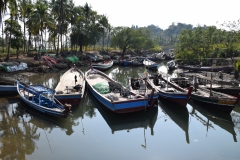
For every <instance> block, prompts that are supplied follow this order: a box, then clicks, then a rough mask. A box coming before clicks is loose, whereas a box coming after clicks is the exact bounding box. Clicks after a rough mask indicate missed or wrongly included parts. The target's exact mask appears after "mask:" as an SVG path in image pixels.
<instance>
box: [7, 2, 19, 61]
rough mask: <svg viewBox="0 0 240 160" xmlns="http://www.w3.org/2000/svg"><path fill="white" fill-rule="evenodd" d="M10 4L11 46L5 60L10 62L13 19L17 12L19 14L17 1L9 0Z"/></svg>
mask: <svg viewBox="0 0 240 160" xmlns="http://www.w3.org/2000/svg"><path fill="white" fill-rule="evenodd" d="M8 3H9V10H10V20H11V25H10V33H9V44H8V49H7V57H6V59H5V60H6V61H8V60H9V54H10V46H11V36H12V23H13V17H14V16H16V12H17V3H16V1H15V0H9V2H8Z"/></svg>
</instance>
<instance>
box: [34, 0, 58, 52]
mask: <svg viewBox="0 0 240 160" xmlns="http://www.w3.org/2000/svg"><path fill="white" fill-rule="evenodd" d="M30 20H31V21H32V22H33V24H34V27H35V28H38V30H39V31H40V45H39V50H38V54H39V52H40V48H41V47H43V31H44V26H50V27H54V24H53V19H52V17H51V15H50V13H49V10H48V3H46V2H45V1H40V0H39V1H37V2H36V4H35V8H34V11H33V12H32V14H31V18H30Z"/></svg>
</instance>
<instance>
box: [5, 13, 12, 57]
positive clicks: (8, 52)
mask: <svg viewBox="0 0 240 160" xmlns="http://www.w3.org/2000/svg"><path fill="white" fill-rule="evenodd" d="M12 22H13V16H12V15H11V29H10V36H9V44H8V50H7V57H6V59H5V60H6V61H8V60H9V54H10V46H11V36H12Z"/></svg>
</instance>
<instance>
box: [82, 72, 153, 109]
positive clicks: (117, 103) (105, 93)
mask: <svg viewBox="0 0 240 160" xmlns="http://www.w3.org/2000/svg"><path fill="white" fill-rule="evenodd" d="M85 79H86V83H87V86H88V89H89V90H90V91H91V93H92V94H93V95H94V96H95V98H96V99H98V101H99V102H100V103H102V104H103V105H104V106H105V107H106V108H108V109H109V110H111V111H113V112H116V113H128V112H136V111H140V110H144V109H146V108H148V107H152V105H151V103H149V99H148V97H147V96H146V97H145V96H142V95H139V94H135V93H133V92H131V91H130V90H129V89H127V88H126V87H124V86H123V85H122V84H120V83H118V82H116V81H114V80H113V79H111V78H110V77H109V76H107V75H106V74H105V73H103V72H101V71H99V70H96V69H93V68H92V69H90V70H88V71H87V72H86V73H85Z"/></svg>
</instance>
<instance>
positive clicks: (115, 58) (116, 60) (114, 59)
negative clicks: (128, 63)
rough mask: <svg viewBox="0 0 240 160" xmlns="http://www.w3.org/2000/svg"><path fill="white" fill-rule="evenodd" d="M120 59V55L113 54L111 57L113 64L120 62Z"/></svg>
mask: <svg viewBox="0 0 240 160" xmlns="http://www.w3.org/2000/svg"><path fill="white" fill-rule="evenodd" d="M120 59H121V57H120V56H114V57H113V58H112V61H113V64H120Z"/></svg>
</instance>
